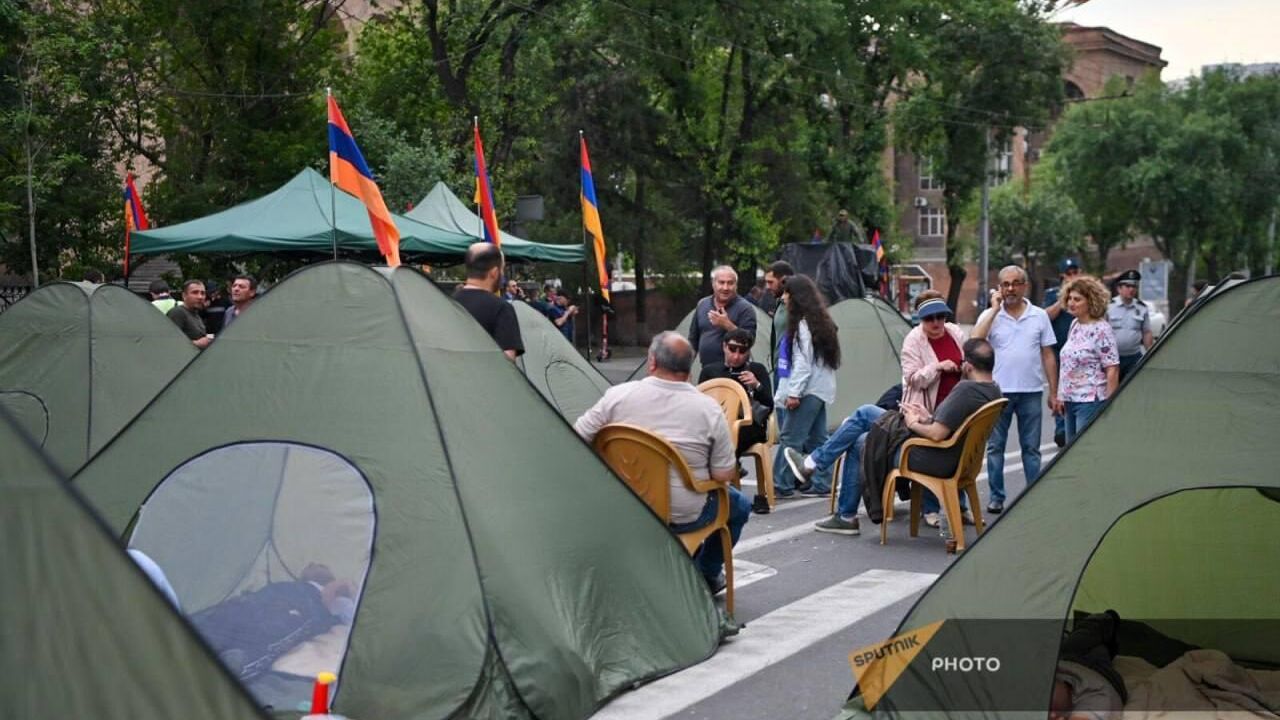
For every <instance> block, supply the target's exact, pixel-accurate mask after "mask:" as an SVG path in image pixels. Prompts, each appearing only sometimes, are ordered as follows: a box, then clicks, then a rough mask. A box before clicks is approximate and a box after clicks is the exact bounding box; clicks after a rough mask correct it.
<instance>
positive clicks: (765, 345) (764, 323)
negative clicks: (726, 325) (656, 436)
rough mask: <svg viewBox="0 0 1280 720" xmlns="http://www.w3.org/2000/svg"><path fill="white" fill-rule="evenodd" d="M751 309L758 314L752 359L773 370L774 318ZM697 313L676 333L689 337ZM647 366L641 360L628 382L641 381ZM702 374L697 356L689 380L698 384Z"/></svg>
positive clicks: (754, 306) (756, 307)
mask: <svg viewBox="0 0 1280 720" xmlns="http://www.w3.org/2000/svg"><path fill="white" fill-rule="evenodd" d="M751 309H753V310H755V312H756V342H755V344H754V345H752V346H751V359H752V360H754V361H755V362H758V363H760V364H761V365H764V366H765V368H766V369H769V370H772V369H773V363H772V359H771V358H770V357H769V349H770V348H769V338H770V333H771V330H770V328H772V327H773V318H771V317H769V313H767V312H765V311H764V310H761V309H760V308H759V307H758V306H756V305H752V306H751ZM695 312H697V308H695V309H693V310H690V311H689V313H688V314H687V315H685V316H684V318H683V319H682V320H681V321H680V324H679V325H676V327H675V331H676V332H678V333H680V334H681V335H683V336H685V337H686V338H687V337H689V328H690V327H692V326H693V314H694V313H695ZM694 351H695V352H696V351H697V348H694ZM647 364H648V360H647V359H645V360H641V361H640V364H639V365H637V366H636V369H635V370H632V371H631V374H630V375H628V376H627V380H639V379H640V378H642V377H644V376H645V368H646V367H647ZM701 372H702V363H701V362H700V361H699V360H698V358H697V356H696V355H695V356H694V358H693V370H691V371H690V372H689V379H690V380H691V381H693V382H695V383H696V382H697V381H698V374H699V373H701Z"/></svg>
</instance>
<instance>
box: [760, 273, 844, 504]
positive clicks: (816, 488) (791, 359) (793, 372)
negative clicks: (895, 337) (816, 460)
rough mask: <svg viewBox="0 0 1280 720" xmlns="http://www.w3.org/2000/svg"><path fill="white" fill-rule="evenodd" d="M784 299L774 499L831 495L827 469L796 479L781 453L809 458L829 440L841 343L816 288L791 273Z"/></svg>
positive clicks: (777, 396)
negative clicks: (806, 478) (829, 415)
mask: <svg viewBox="0 0 1280 720" xmlns="http://www.w3.org/2000/svg"><path fill="white" fill-rule="evenodd" d="M782 301H783V302H784V303H785V304H786V308H787V333H786V335H785V336H784V337H783V339H782V342H780V343H779V344H778V362H777V373H778V389H777V391H776V392H775V393H774V396H773V399H774V408H775V410H774V412H776V413H777V415H778V449H777V457H776V459H775V460H774V463H773V467H774V468H775V469H774V477H773V489H774V493H775V494H776V496H777V497H780V498H789V497H794V496H795V494H796V491H797V490H799V491H800V493H801V494H802V495H808V496H815V497H822V496H826V495H829V494H831V474H830V472H829V471H824V472H818V473H814V475H813V476H812V477H811V479H810V481H809V482H807V483H806V482H804V480H803V479H800V478H797V477H796V476H795V474H794V473H793V472H792V471H791V469H790V467H788V465H787V463H786V459H785V456H784V454H783V453H784V452H785V450H786V448H793V449H795V450H797V451H799V452H801V453H804V454H808V453H810V452H812V451H813V450H815V449H817V448H818V447H819V446H820V445H822V443H824V442H826V439H827V405H829V404H831V403H832V402H835V399H836V369H838V368H839V367H840V341H839V338H838V337H837V335H836V324H835V322H833V321H832V320H831V315H829V314H828V313H827V303H826V301H825V300H823V298H822V295H821V294H820V293H819V292H818V286H817V285H815V284H814V283H813V280H810V279H809V278H808V277H806V276H804V275H792V276H791V277H788V278H787V279H786V280H785V281H784V283H783V290H782Z"/></svg>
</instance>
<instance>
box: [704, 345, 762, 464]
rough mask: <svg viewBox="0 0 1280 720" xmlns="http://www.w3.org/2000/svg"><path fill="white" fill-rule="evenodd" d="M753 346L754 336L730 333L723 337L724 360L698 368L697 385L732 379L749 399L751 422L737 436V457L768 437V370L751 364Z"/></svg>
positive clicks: (753, 363) (756, 363)
mask: <svg viewBox="0 0 1280 720" xmlns="http://www.w3.org/2000/svg"><path fill="white" fill-rule="evenodd" d="M754 343H755V337H754V336H753V335H752V334H751V333H749V332H747V331H746V330H743V329H742V328H737V329H735V330H730V331H729V332H728V333H725V336H724V343H723V347H724V361H723V362H713V363H711V364H710V365H704V366H702V373H701V374H700V375H698V384H699V385H701V384H702V383H704V382H706V381H708V380H714V379H716V378H729V379H730V380H735V381H737V382H738V384H740V385H742V387H743V389H745V390H746V391H747V397H749V398H751V415H752V418H751V419H752V421H753V423H752V425H751V427H747V428H743V429H742V430H741V431H740V432H739V433H738V455H739V456H741V455H742V453H743V452H744V451H745V450H746V449H747V448H749V447H751V446H752V445H755V444H756V443H758V442H764V440H765V437H766V435H767V434H768V433H767V431H766V428H767V427H768V422H769V413H771V412H773V386H772V385H771V384H770V383H769V371H768V370H767V369H765V366H764V365H761V364H760V363H758V362H752V361H751V346H752V345H753V344H754Z"/></svg>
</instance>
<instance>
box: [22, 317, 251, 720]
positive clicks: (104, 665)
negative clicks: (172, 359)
mask: <svg viewBox="0 0 1280 720" xmlns="http://www.w3.org/2000/svg"><path fill="white" fill-rule="evenodd" d="M157 314H159V313H157ZM0 456H3V457H4V462H3V463H0V537H2V538H3V540H2V541H0V546H2V547H3V548H4V552H0V578H4V581H3V582H0V638H3V641H0V717H5V718H95V720H139V719H146V720H151V719H156V720H158V719H159V718H188V719H190V720H226V719H232V718H238V719H244V720H249V719H250V718H254V719H259V720H260V719H261V718H262V717H263V716H262V715H260V714H259V711H258V709H257V708H256V707H255V706H254V704H253V701H252V700H250V698H249V696H248V695H246V694H245V692H244V690H243V689H242V688H241V687H239V686H238V685H237V684H236V682H235V681H234V680H232V679H231V678H230V677H229V676H228V675H227V673H226V671H224V670H223V669H222V667H221V665H220V664H219V663H218V661H217V660H216V659H215V658H214V656H213V655H212V654H211V653H210V652H209V650H208V649H207V648H206V647H205V646H204V644H203V643H201V642H200V640H199V639H198V638H197V637H196V635H195V634H194V633H193V632H192V631H191V628H190V627H189V626H188V625H187V624H186V623H184V622H183V621H182V620H181V619H180V617H179V616H178V614H177V613H175V612H174V611H173V610H172V608H171V607H170V605H169V602H168V600H166V599H165V598H164V596H162V595H161V594H160V593H159V592H157V591H156V589H155V588H154V587H152V584H151V581H150V580H148V579H147V577H146V576H145V575H144V574H143V573H142V571H141V570H140V569H139V568H138V567H136V566H135V565H134V563H133V562H132V561H131V560H130V559H129V557H128V556H127V555H125V553H124V552H123V551H122V550H121V549H120V547H119V546H118V545H116V543H115V541H114V539H113V538H112V537H111V535H110V534H109V533H108V532H107V531H106V529H105V527H104V526H103V525H102V523H101V522H100V521H98V520H97V519H96V518H94V517H93V516H92V513H91V512H90V511H89V509H88V506H87V505H86V504H85V503H84V501H83V500H81V499H80V498H79V497H78V496H77V494H76V493H75V492H74V491H73V490H72V489H71V487H70V486H69V485H67V483H66V482H65V481H64V480H63V479H62V478H61V477H59V475H58V473H57V471H56V470H55V469H54V468H53V466H52V465H50V464H49V463H48V462H47V460H46V459H45V458H44V457H42V456H41V453H40V451H39V450H38V449H37V448H36V447H35V445H34V444H33V443H32V441H31V439H30V438H29V437H27V436H26V435H25V434H24V433H23V432H21V431H20V430H18V427H17V424H16V421H14V420H13V419H12V418H11V416H10V415H9V414H8V413H6V412H4V411H3V410H0Z"/></svg>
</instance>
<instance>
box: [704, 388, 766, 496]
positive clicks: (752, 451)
mask: <svg viewBox="0 0 1280 720" xmlns="http://www.w3.org/2000/svg"><path fill="white" fill-rule="evenodd" d="M698 392H701V393H703V394H704V395H707V396H708V397H710V398H711V399H712V400H715V401H716V402H717V403H719V404H720V408H721V409H722V410H724V417H725V420H726V421H728V423H729V441H730V442H732V443H733V447H734V449H735V450H736V449H737V447H738V433H740V432H741V431H742V429H743V428H746V427H750V426H751V424H752V418H751V398H750V396H748V395H747V390H746V388H744V387H742V384H741V383H739V382H737V381H736V380H730V379H728V378H715V379H714V380H708V381H706V382H704V383H702V384H701V385H699V386H698ZM769 423H770V424H769V428H770V429H769V433H770V438H769V439H770V440H772V439H773V437H774V435H776V433H777V429H776V428H777V426H776V424H774V420H773V415H770V416H769ZM771 450H772V446H771V443H769V442H763V443H756V444H755V445H752V446H751V447H749V448H747V449H746V451H745V452H744V453H742V454H743V455H744V456H750V457H751V458H752V460H754V461H755V465H756V482H757V483H758V485H757V489H758V490H759V491H760V492H761V493H762V494H763V495H764V497H765V500H767V501H768V503H769V509H770V510H772V509H773V453H772V452H771ZM733 486H734V487H736V488H738V489H742V480H741V479H736V480H734V482H733Z"/></svg>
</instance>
